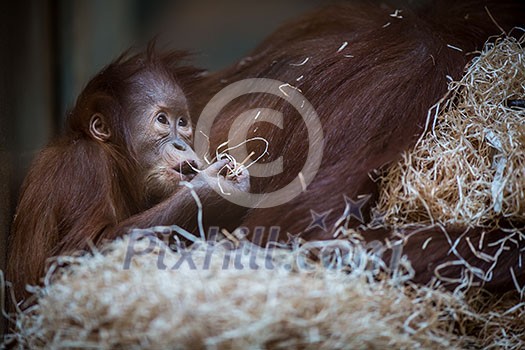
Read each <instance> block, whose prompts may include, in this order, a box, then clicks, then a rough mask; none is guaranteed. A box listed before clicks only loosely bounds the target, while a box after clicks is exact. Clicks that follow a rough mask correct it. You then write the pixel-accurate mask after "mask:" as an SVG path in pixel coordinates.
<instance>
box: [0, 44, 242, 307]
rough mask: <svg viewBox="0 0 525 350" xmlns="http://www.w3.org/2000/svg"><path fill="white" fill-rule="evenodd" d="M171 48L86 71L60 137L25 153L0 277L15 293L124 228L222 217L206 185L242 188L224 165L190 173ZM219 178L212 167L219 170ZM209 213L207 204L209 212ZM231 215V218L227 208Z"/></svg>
mask: <svg viewBox="0 0 525 350" xmlns="http://www.w3.org/2000/svg"><path fill="white" fill-rule="evenodd" d="M180 59H181V56H180V55H179V54H176V53H172V54H165V55H157V54H156V53H155V52H154V49H153V47H150V48H149V49H148V52H147V53H145V54H138V55H135V56H132V57H126V56H123V57H122V58H120V59H118V60H117V61H115V62H114V63H112V64H110V65H109V66H108V67H107V68H105V69H104V70H103V71H102V72H101V73H99V74H98V75H97V76H96V77H94V78H93V79H92V80H91V81H90V82H89V84H88V85H87V87H86V88H85V89H84V91H83V92H82V94H81V95H80V96H79V98H78V101H77V104H76V106H75V108H74V109H73V111H72V112H71V114H70V115H69V116H68V119H67V124H66V129H65V131H64V133H63V135H62V136H61V137H60V138H59V139H58V140H57V141H56V142H54V143H52V144H51V145H50V146H48V147H47V148H46V149H44V150H43V151H42V152H41V153H40V154H39V155H38V156H37V158H36V159H35V161H34V163H33V164H32V166H31V169H30V171H29V174H28V176H27V178H26V179H25V182H24V185H23V188H22V193H21V197H20V202H19V205H18V208H17V215H16V218H15V220H14V223H13V229H12V236H11V244H10V255H9V263H8V271H7V277H8V279H9V280H11V281H12V282H13V283H14V287H15V295H16V296H17V297H18V298H19V297H21V296H23V295H25V294H26V293H25V291H24V288H25V285H26V284H28V283H30V284H37V283H38V282H39V277H40V276H42V274H43V272H44V266H45V261H46V259H47V258H49V257H51V256H55V255H59V254H65V253H72V252H73V251H75V250H78V249H86V248H88V242H94V243H99V242H101V241H102V240H104V239H111V238H114V237H117V236H119V235H122V234H125V233H126V232H127V231H128V230H129V229H130V228H134V227H137V228H147V227H150V226H154V225H163V224H164V225H170V224H178V225H180V226H183V227H185V228H187V229H188V230H193V228H194V227H195V226H196V217H197V206H196V205H195V200H194V198H193V196H192V193H191V190H190V188H189V187H184V186H181V185H180V182H181V181H188V182H189V183H190V184H191V187H192V188H193V190H194V191H195V192H196V193H197V195H198V196H199V198H200V200H201V202H202V203H203V205H204V206H206V207H207V209H208V210H207V211H206V214H208V213H212V214H213V208H219V207H220V212H221V213H222V214H223V215H225V216H226V217H228V213H229V209H230V208H234V207H233V206H231V205H228V204H229V202H227V201H225V200H222V198H221V197H220V196H219V195H218V194H217V193H216V192H215V190H214V189H213V188H212V187H213V186H216V185H217V180H218V179H220V181H221V182H222V184H221V186H222V188H223V189H224V190H225V191H229V192H232V193H234V192H236V191H247V190H248V189H249V177H248V173H247V171H246V170H244V171H242V172H241V173H240V174H239V176H234V177H229V178H228V179H226V178H224V177H222V176H219V175H218V173H219V172H220V171H221V169H222V168H224V167H225V165H226V163H227V161H222V160H221V161H217V162H216V163H214V164H212V165H210V166H209V167H208V168H206V169H204V170H202V171H199V172H198V174H197V168H202V167H203V163H202V162H201V160H200V159H199V158H198V157H197V155H196V154H195V153H194V151H193V149H192V147H191V145H192V139H193V128H192V125H191V122H190V118H189V116H188V108H187V104H186V97H185V95H184V94H183V92H182V90H181V89H180V87H179V86H178V84H177V83H178V81H183V80H184V79H187V78H193V76H194V74H196V73H197V72H198V71H197V70H194V69H190V68H187V67H174V66H173V65H172V64H171V62H178V61H180ZM221 174H222V173H221ZM210 210H212V211H211V212H210ZM232 215H234V216H237V214H236V213H235V211H232Z"/></svg>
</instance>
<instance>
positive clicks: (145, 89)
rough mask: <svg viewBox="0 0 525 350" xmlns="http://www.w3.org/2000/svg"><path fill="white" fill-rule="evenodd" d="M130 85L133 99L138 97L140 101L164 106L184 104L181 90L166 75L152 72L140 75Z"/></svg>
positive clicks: (173, 80) (184, 99)
mask: <svg viewBox="0 0 525 350" xmlns="http://www.w3.org/2000/svg"><path fill="white" fill-rule="evenodd" d="M132 85H133V89H134V90H135V97H139V99H140V100H143V101H147V102H150V103H152V104H162V105H166V106H173V105H185V104H186V97H185V96H184V93H183V91H182V89H181V88H180V86H179V85H178V84H177V83H176V81H175V79H174V78H173V77H171V76H169V75H168V74H163V73H162V72H152V71H147V72H144V73H140V74H138V75H137V76H136V77H135V79H134V81H133V84H132ZM137 95H138V96H137Z"/></svg>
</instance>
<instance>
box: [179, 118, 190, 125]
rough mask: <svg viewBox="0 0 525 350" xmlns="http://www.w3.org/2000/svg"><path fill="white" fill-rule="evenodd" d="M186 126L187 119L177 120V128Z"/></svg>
mask: <svg viewBox="0 0 525 350" xmlns="http://www.w3.org/2000/svg"><path fill="white" fill-rule="evenodd" d="M186 125H188V119H186V118H184V117H180V118H179V126H182V127H185V126H186Z"/></svg>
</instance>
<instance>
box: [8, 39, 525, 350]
mask: <svg viewBox="0 0 525 350" xmlns="http://www.w3.org/2000/svg"><path fill="white" fill-rule="evenodd" d="M521 43H523V40H522V41H521ZM524 53H525V52H524V50H523V48H522V46H521V45H520V43H519V41H517V40H515V39H511V38H505V39H500V40H497V41H496V42H495V44H487V46H486V48H485V49H484V51H483V53H482V54H481V56H480V57H479V58H476V59H474V61H473V62H472V64H471V65H470V66H469V67H468V69H467V71H466V74H465V76H464V78H463V79H462V80H461V81H460V82H452V83H451V84H450V91H449V94H448V95H449V96H448V97H449V99H448V100H443V101H446V102H442V103H441V104H439V105H438V106H436V108H434V109H433V110H432V111H431V112H432V113H437V119H436V121H435V123H429V125H428V133H426V134H425V135H424V136H423V137H422V139H421V140H420V141H419V142H418V144H417V145H416V147H415V148H414V149H413V150H411V151H410V152H407V153H405V154H404V155H403V159H402V160H401V161H400V162H399V163H398V164H394V165H393V166H392V167H391V168H390V169H389V171H388V173H387V174H386V175H385V177H384V178H383V184H382V186H383V190H382V194H381V199H380V202H379V205H378V208H377V213H380V214H381V215H382V216H383V220H384V223H385V225H386V226H389V227H392V226H394V227H403V226H407V225H411V224H414V223H416V224H421V223H427V224H428V223H436V222H438V223H443V224H461V225H468V226H474V225H483V226H488V227H495V226H497V225H498V222H499V220H500V219H501V218H505V219H509V220H511V221H512V222H516V223H520V222H521V223H523V221H524V219H525V215H524V211H523V208H524V204H525V197H524V191H525V190H524V189H525V186H524V185H525V182H524V181H525V173H524V172H525V129H524V128H525V112H524V110H523V109H521V110H519V109H511V108H508V107H505V105H504V102H505V101H506V100H507V99H509V98H523V96H524V95H525V85H524V82H525V55H524ZM344 234H345V235H346V239H344V240H339V241H326V242H322V243H321V242H316V243H312V242H308V243H304V244H300V242H295V244H293V247H292V249H285V248H275V249H273V250H264V249H260V248H257V247H255V246H253V245H251V244H249V243H248V242H242V241H241V243H240V246H239V247H238V248H237V249H236V250H233V251H232V250H228V249H225V248H224V247H223V245H222V244H219V243H215V244H212V243H206V242H202V241H199V240H196V241H195V243H194V244H193V246H192V247H191V259H190V260H191V262H193V263H194V265H193V264H191V263H190V261H188V259H186V260H184V259H182V262H181V260H180V259H181V258H182V257H183V256H184V257H186V258H187V256H188V255H187V254H188V250H187V249H174V250H170V249H166V246H165V245H164V243H163V242H162V241H161V240H159V239H158V238H155V237H153V236H146V237H142V239H141V240H138V241H137V239H138V238H140V237H141V236H135V235H133V236H131V237H129V236H127V237H124V238H122V239H119V240H116V241H114V242H112V243H110V244H108V245H106V246H105V247H103V248H101V250H100V251H98V250H94V251H93V252H92V253H90V254H85V255H79V256H73V257H60V258H57V259H56V260H55V263H54V264H52V265H51V269H50V271H49V272H48V275H47V278H46V282H45V285H44V286H43V287H42V288H37V289H36V290H35V293H36V295H37V296H38V298H37V302H36V303H35V305H34V306H33V307H31V308H30V309H28V310H26V311H24V312H20V313H19V314H18V316H17V318H16V321H13V322H15V323H14V325H13V327H14V331H15V332H14V333H13V334H11V335H10V336H9V338H8V341H16V342H17V343H18V346H19V347H20V348H29V349H41V348H53V349H55V348H93V349H95V348H96V349H109V348H112V349H119V348H122V349H183V348H191V349H198V348H210V349H215V348H217V349H229V348H235V349H244V348H254V349H261V348H301V349H320V348H321V349H337V348H351V349H372V348H380V349H382V348H396V349H397V348H400V349H413V348H422V349H435V348H447V349H453V348H506V349H523V348H525V302H523V301H522V299H520V295H519V293H516V292H514V293H510V294H508V295H505V296H502V297H501V296H500V297H496V296H491V295H489V294H487V293H486V292H483V291H480V290H474V289H470V290H466V291H465V290H456V291H455V292H450V291H444V290H441V289H440V288H439V287H437V286H432V285H430V286H420V285H414V284H412V283H411V282H410V278H411V277H412V269H411V267H410V262H409V261H407V260H406V259H405V257H400V258H399V261H397V262H396V264H395V265H389V266H396V267H395V269H394V270H391V269H390V268H389V267H388V266H387V265H385V264H384V263H383V262H382V261H381V259H380V258H379V257H378V256H376V255H375V254H374V253H373V251H371V250H370V249H366V247H365V246H364V245H363V243H362V242H361V241H360V240H359V238H358V236H356V235H354V234H352V231H350V230H344ZM225 242H226V241H225ZM131 246H133V247H134V249H135V251H143V250H145V249H147V247H150V248H151V247H153V246H154V247H155V248H154V249H152V250H151V251H147V253H145V254H135V255H134V256H133V257H132V258H131V259H130V257H129V256H127V253H129V249H130V247H131ZM313 247H314V248H316V249H318V250H321V251H323V250H324V251H327V252H328V254H326V255H324V257H325V259H321V260H316V261H317V262H313V261H310V260H309V259H308V258H307V256H309V255H308V254H307V252H308V251H309V249H310V248H313ZM241 252H242V254H241ZM228 257H229V264H226V265H227V266H226V265H225V262H228V259H227V258H228ZM126 262H131V263H130V266H129V269H125V268H124V267H125V264H126ZM174 264H175V265H177V264H178V266H177V268H175V269H171V267H172V266H173V265H174ZM254 264H255V265H257V266H258V269H255V268H254V266H255V265H254ZM206 265H207V267H206ZM241 265H242V269H241V268H240V266H241ZM59 266H60V267H61V268H58V267H59ZM164 266H166V267H167V268H166V269H162V267H164ZM159 267H161V268H159Z"/></svg>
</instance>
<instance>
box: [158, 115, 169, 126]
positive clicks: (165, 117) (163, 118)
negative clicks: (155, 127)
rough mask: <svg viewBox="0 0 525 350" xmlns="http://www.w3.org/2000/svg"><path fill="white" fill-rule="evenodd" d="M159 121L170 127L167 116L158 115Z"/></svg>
mask: <svg viewBox="0 0 525 350" xmlns="http://www.w3.org/2000/svg"><path fill="white" fill-rule="evenodd" d="M157 121H158V122H159V123H161V124H164V125H168V124H169V122H168V117H167V116H166V114H164V113H159V114H158V115H157Z"/></svg>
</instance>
